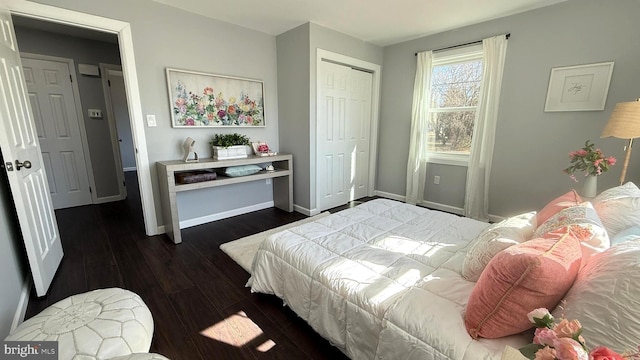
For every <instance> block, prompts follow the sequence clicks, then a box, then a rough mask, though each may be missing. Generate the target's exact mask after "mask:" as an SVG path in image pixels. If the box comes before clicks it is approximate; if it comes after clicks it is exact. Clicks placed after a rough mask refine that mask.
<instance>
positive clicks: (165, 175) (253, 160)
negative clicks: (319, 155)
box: [156, 154, 293, 244]
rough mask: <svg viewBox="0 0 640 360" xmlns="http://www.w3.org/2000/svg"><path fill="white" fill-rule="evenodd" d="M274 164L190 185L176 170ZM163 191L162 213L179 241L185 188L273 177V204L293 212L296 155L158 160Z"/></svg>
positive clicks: (168, 233)
mask: <svg viewBox="0 0 640 360" xmlns="http://www.w3.org/2000/svg"><path fill="white" fill-rule="evenodd" d="M266 163H271V164H272V165H273V166H274V168H275V170H274V171H265V170H262V171H260V172H258V173H255V174H251V175H246V176H238V177H227V176H218V178H217V179H215V180H207V181H202V182H196V183H189V184H178V183H176V177H175V175H176V173H181V172H189V171H196V170H215V169H220V168H226V167H231V166H239V165H255V164H266ZM156 166H157V169H158V180H159V183H160V194H161V197H162V215H163V218H164V225H165V231H166V233H167V235H168V236H169V237H170V238H171V239H172V240H173V242H174V243H176V244H178V243H180V242H182V236H181V234H180V217H179V214H178V205H177V197H176V194H177V193H178V192H183V191H191V190H198V189H206V188H212V187H218V186H225V185H232V184H240V183H245V182H250V181H259V180H264V179H273V201H274V205H275V206H276V207H277V208H279V209H282V210H285V211H288V212H292V211H293V157H292V156H291V154H279V155H274V156H249V157H247V158H244V159H232V160H214V159H210V158H209V159H200V161H199V162H188V163H186V162H184V161H180V160H171V161H159V162H157V163H156Z"/></svg>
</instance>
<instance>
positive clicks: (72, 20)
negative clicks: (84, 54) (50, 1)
mask: <svg viewBox="0 0 640 360" xmlns="http://www.w3.org/2000/svg"><path fill="white" fill-rule="evenodd" d="M7 6H8V8H9V11H10V13H11V14H12V15H18V16H23V17H27V18H31V19H36V20H41V21H44V22H46V23H48V24H54V23H55V24H61V25H64V26H70V27H72V28H74V29H76V30H77V29H83V31H84V30H93V31H95V32H98V33H106V34H112V35H116V36H117V38H118V43H119V49H120V55H121V58H122V64H123V76H124V80H125V85H126V93H127V100H128V104H129V115H130V118H131V130H132V137H133V141H134V146H135V149H136V165H137V166H136V167H137V169H138V171H137V174H138V180H139V184H140V197H141V203H142V209H143V218H144V224H145V233H146V235H149V236H150V235H157V234H159V233H160V232H161V230H162V229H159V228H158V224H157V218H156V209H155V204H154V199H153V191H152V187H151V171H150V166H149V158H148V154H147V145H146V137H145V131H144V130H145V129H144V122H143V115H142V104H141V102H140V90H139V86H138V77H137V72H136V64H135V57H134V50H133V40H132V35H131V26H130V25H129V24H128V23H126V22H122V21H118V20H113V19H109V18H104V17H101V16H95V15H90V14H85V13H80V12H77V11H73V10H66V9H62V8H57V7H54V6H49V5H44V4H39V3H33V2H14V3H11V4H8V5H7Z"/></svg>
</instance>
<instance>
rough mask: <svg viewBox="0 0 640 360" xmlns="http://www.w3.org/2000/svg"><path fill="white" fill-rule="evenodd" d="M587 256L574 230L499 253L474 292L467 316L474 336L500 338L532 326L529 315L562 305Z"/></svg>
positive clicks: (465, 319) (490, 263)
mask: <svg viewBox="0 0 640 360" xmlns="http://www.w3.org/2000/svg"><path fill="white" fill-rule="evenodd" d="M581 256H582V252H581V250H580V241H579V240H578V239H576V238H575V237H574V236H572V235H571V234H570V233H568V232H564V233H563V234H562V235H561V236H560V237H556V238H555V239H549V238H547V239H533V240H529V241H527V242H524V243H521V244H518V245H514V246H512V247H510V248H507V249H506V250H503V251H501V252H500V253H498V254H497V255H496V256H494V257H493V259H491V261H490V262H489V264H488V265H487V267H486V269H485V270H484V271H483V272H482V275H480V279H479V280H478V282H477V283H476V286H475V287H474V288H473V291H472V292H471V295H470V296H469V301H468V303H467V308H466V313H465V318H464V323H465V327H466V328H467V332H468V333H469V335H471V337H473V338H474V339H475V338H478V337H483V338H488V339H495V338H500V337H503V336H508V335H513V334H517V333H520V332H522V331H525V330H527V329H529V328H531V327H532V324H531V322H530V321H529V319H528V318H527V314H528V313H529V312H530V311H532V310H534V309H537V308H541V307H544V308H547V309H553V308H554V307H556V305H557V304H558V303H559V302H560V300H561V299H562V298H563V296H564V295H565V294H566V292H567V291H568V290H569V289H570V288H571V285H572V284H573V281H574V280H575V278H576V276H577V274H578V270H579V269H580V261H581Z"/></svg>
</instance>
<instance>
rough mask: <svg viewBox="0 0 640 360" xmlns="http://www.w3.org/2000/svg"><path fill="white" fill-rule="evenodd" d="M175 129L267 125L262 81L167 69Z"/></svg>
mask: <svg viewBox="0 0 640 360" xmlns="http://www.w3.org/2000/svg"><path fill="white" fill-rule="evenodd" d="M166 73H167V89H168V91H169V106H170V111H171V126H172V127H174V128H198V127H201V128H208V127H265V126H266V124H265V113H264V83H263V82H262V81H260V80H254V79H246V78H240V77H233V76H225V75H217V74H209V73H203V72H195V71H187V70H179V69H171V68H167V69H166Z"/></svg>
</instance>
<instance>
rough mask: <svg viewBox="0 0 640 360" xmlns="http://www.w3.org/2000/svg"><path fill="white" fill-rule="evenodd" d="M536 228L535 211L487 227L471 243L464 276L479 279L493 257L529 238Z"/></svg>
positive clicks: (465, 259)
mask: <svg viewBox="0 0 640 360" xmlns="http://www.w3.org/2000/svg"><path fill="white" fill-rule="evenodd" d="M535 228H536V212H535V211H532V212H529V213H525V214H520V215H518V216H513V217H510V218H507V219H504V220H503V221H501V222H499V223H497V224H493V225H491V226H489V227H488V228H486V229H485V230H484V231H483V232H481V233H480V234H479V235H478V236H477V237H476V238H475V239H473V240H472V241H471V243H470V244H469V250H468V251H467V254H466V256H465V258H464V262H463V264H462V277H464V278H465V279H467V280H469V281H478V278H480V274H481V273H482V271H483V270H484V268H485V267H486V266H487V264H488V263H489V261H490V260H491V258H493V257H494V256H495V255H496V254H497V253H499V252H500V251H502V250H504V249H506V248H508V247H510V246H513V245H516V244H519V243H521V242H524V241H527V240H529V239H530V238H531V234H533V231H534V230H535Z"/></svg>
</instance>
